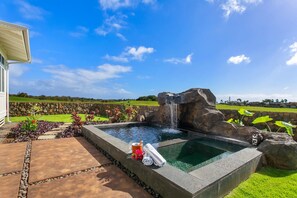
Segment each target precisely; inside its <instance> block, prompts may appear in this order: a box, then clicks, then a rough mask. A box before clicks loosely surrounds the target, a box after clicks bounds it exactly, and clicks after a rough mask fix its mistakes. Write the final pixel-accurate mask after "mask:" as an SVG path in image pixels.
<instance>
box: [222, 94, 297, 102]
mask: <svg viewBox="0 0 297 198" xmlns="http://www.w3.org/2000/svg"><path fill="white" fill-rule="evenodd" d="M216 97H217V100H218V101H219V100H221V99H222V100H228V99H229V97H231V100H236V99H237V98H241V99H242V100H249V101H262V100H264V99H267V98H269V99H287V100H290V101H296V100H297V95H293V94H278V93H277V94H275V93H272V94H268V93H266V94H264V93H247V94H235V93H230V94H217V95H216Z"/></svg>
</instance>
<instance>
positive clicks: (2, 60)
mask: <svg viewBox="0 0 297 198" xmlns="http://www.w3.org/2000/svg"><path fill="white" fill-rule="evenodd" d="M0 62H1V63H2V65H4V57H3V56H2V55H1V54H0Z"/></svg>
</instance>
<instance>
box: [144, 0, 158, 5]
mask: <svg viewBox="0 0 297 198" xmlns="http://www.w3.org/2000/svg"><path fill="white" fill-rule="evenodd" d="M156 1H157V0H142V3H144V4H154V3H156Z"/></svg>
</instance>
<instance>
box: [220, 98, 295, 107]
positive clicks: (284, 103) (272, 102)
mask: <svg viewBox="0 0 297 198" xmlns="http://www.w3.org/2000/svg"><path fill="white" fill-rule="evenodd" d="M219 103H220V104H228V105H238V106H260V107H261V106H262V107H288V108H296V107H297V103H296V102H288V100H287V99H264V100H262V101H261V102H250V101H248V100H242V99H241V98H238V99H236V100H235V101H234V100H233V101H232V100H230V99H229V100H226V101H223V100H221V101H220V102H219Z"/></svg>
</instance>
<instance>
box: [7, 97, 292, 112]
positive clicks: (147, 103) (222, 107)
mask: <svg viewBox="0 0 297 198" xmlns="http://www.w3.org/2000/svg"><path fill="white" fill-rule="evenodd" d="M9 101H10V102H61V103H67V102H70V101H57V100H39V99H35V98H24V97H17V96H11V97H10V98H9ZM85 103H100V104H128V103H130V104H131V105H135V106H158V102H157V101H138V100H129V101H108V102H98V101H96V102H85ZM216 107H217V109H218V110H239V109H240V108H244V109H247V110H250V111H267V112H292V113H297V109H292V108H272V107H254V106H232V105H226V104H217V105H216Z"/></svg>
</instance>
